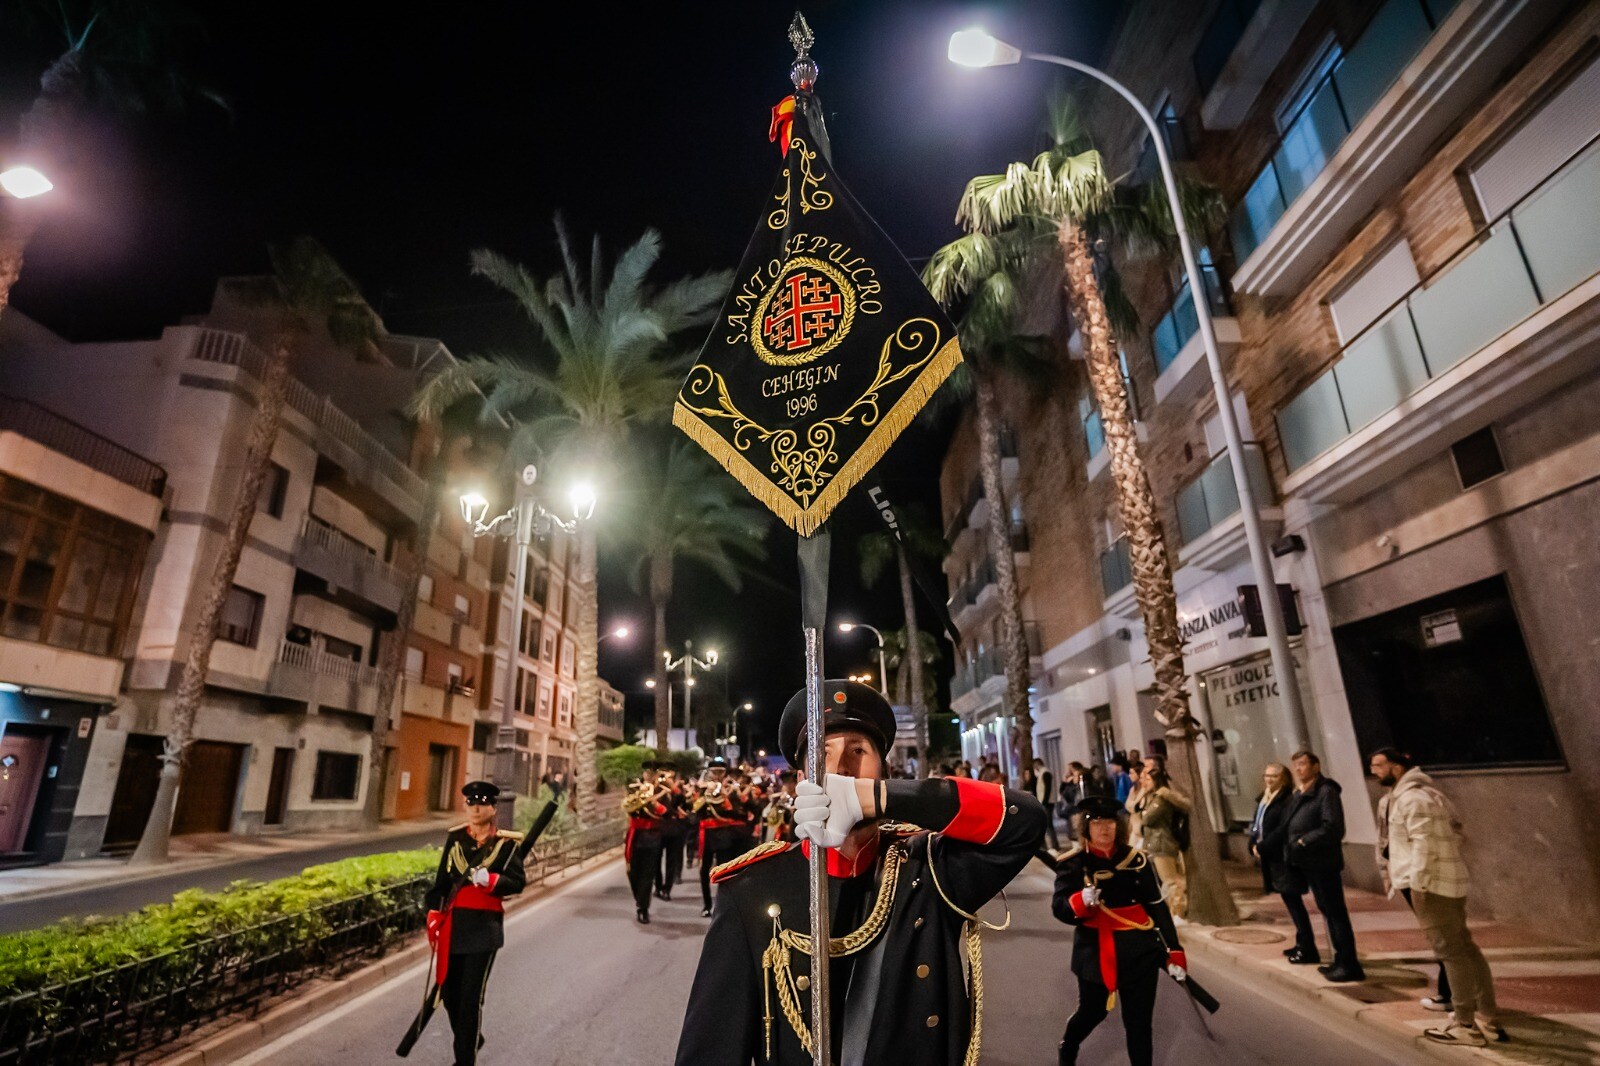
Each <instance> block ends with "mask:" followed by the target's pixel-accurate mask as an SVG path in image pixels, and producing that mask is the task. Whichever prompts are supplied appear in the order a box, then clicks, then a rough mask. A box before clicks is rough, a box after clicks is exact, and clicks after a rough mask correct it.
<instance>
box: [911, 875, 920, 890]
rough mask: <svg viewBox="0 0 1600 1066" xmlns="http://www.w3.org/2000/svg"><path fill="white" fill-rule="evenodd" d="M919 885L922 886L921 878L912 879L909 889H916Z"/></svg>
mask: <svg viewBox="0 0 1600 1066" xmlns="http://www.w3.org/2000/svg"><path fill="white" fill-rule="evenodd" d="M920 884H922V878H920V877H913V878H912V879H911V887H912V888H916V887H917V886H918V885H920Z"/></svg>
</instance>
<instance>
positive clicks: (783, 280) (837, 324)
mask: <svg viewBox="0 0 1600 1066" xmlns="http://www.w3.org/2000/svg"><path fill="white" fill-rule="evenodd" d="M805 270H814V271H816V272H817V273H819V274H821V275H822V276H823V277H825V278H827V279H828V280H829V281H830V282H832V283H833V286H834V288H835V289H836V290H837V292H838V296H839V312H838V317H837V318H836V319H835V321H834V323H833V325H832V332H831V333H830V334H829V335H828V336H827V337H826V338H824V339H823V340H822V341H821V343H818V344H814V345H812V346H811V347H809V348H806V349H805V350H804V351H798V352H780V351H774V350H773V349H772V348H770V347H768V344H767V336H766V332H767V326H768V322H767V311H768V310H769V309H770V308H771V306H772V304H773V302H774V301H775V300H778V299H781V298H782V297H783V296H784V295H785V293H784V289H785V288H786V287H789V286H790V283H791V279H793V278H794V277H795V276H796V274H797V273H799V274H800V280H801V282H802V286H800V287H796V288H798V290H799V291H796V288H791V291H790V292H789V293H788V294H787V295H789V297H790V305H789V306H788V307H786V308H785V309H784V311H783V312H782V315H787V316H790V317H791V318H792V321H791V322H790V323H788V324H789V325H790V326H791V327H792V328H793V329H794V330H795V331H796V334H797V335H798V336H799V338H800V340H799V343H804V332H803V331H804V330H805V329H806V328H807V323H806V321H805V314H806V312H807V309H808V308H810V309H811V310H812V311H814V312H816V313H822V312H824V311H828V310H830V307H829V306H826V305H824V304H823V302H822V301H823V300H824V299H826V298H825V297H822V296H820V295H817V296H816V297H815V303H814V304H811V305H808V304H806V303H805V302H804V301H805V299H806V296H805V290H804V288H803V283H804V282H805V281H807V280H812V279H809V278H807V277H806V275H805V274H804V273H800V272H803V271H805ZM796 297H798V299H796ZM857 306H858V297H857V295H856V287H855V284H854V283H853V282H852V281H851V280H850V278H849V276H848V275H846V274H845V272H844V271H842V270H840V269H839V268H838V267H836V266H834V265H833V264H832V263H830V262H828V261H827V260H825V259H818V258H816V257H815V256H810V255H801V256H796V257H795V258H793V259H791V260H789V261H788V262H787V263H785V264H784V265H783V270H781V271H780V272H779V273H778V276H777V278H776V279H774V280H773V282H772V284H771V285H769V286H767V291H766V292H765V293H763V294H762V296H761V300H760V302H759V303H757V304H756V309H755V312H754V313H753V314H751V316H750V330H749V334H748V339H749V341H750V347H751V348H753V349H754V350H755V353H756V358H758V359H760V360H761V361H762V362H763V363H767V364H770V365H772V366H804V365H805V364H807V363H810V362H813V361H814V360H817V359H820V358H822V356H824V355H826V354H827V353H828V352H830V351H832V350H833V349H834V348H836V347H837V346H838V345H839V342H840V341H842V340H844V339H845V337H847V336H849V335H850V328H851V327H852V326H854V325H855V321H856V308H857ZM811 325H812V326H813V327H815V326H816V325H817V323H811Z"/></svg>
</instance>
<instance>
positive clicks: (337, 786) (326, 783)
mask: <svg viewBox="0 0 1600 1066" xmlns="http://www.w3.org/2000/svg"><path fill="white" fill-rule="evenodd" d="M360 782H361V756H359V755H350V754H348V753H346V752H342V751H319V752H317V772H316V776H315V777H314V778H313V779H312V782H311V798H312V799H314V800H353V799H355V798H356V787H357V786H358V785H359V784H360Z"/></svg>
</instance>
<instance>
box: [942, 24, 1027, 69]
mask: <svg viewBox="0 0 1600 1066" xmlns="http://www.w3.org/2000/svg"><path fill="white" fill-rule="evenodd" d="M950 61H951V62H952V63H959V64H960V65H961V66H963V67H1003V66H1009V65H1011V64H1012V63H1019V62H1021V61H1022V50H1021V49H1020V48H1015V47H1013V46H1011V45H1009V44H1006V43H1005V42H1004V41H1002V40H1000V39H999V38H998V37H996V36H994V35H993V34H990V33H985V32H984V31H983V30H981V29H976V28H974V29H970V30H961V31H959V32H957V33H952V34H951V35H950Z"/></svg>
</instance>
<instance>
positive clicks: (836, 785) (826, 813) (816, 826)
mask: <svg viewBox="0 0 1600 1066" xmlns="http://www.w3.org/2000/svg"><path fill="white" fill-rule="evenodd" d="M823 780H824V781H825V782H826V787H824V786H823V785H818V784H816V783H815V782H812V781H801V782H800V783H799V784H797V785H795V788H794V835H795V836H797V837H799V838H800V839H801V840H814V841H816V842H817V843H818V844H821V845H822V846H823V847H825V848H836V847H838V846H839V845H840V844H843V843H844V841H845V838H846V837H848V836H849V835H850V830H852V829H854V828H855V827H856V823H857V822H859V821H861V819H862V818H863V817H864V814H863V812H862V810H861V797H860V796H858V795H856V779H855V778H853V777H843V776H841V775H839V774H828V775H827V776H826V777H825V778H824V779H823Z"/></svg>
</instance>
